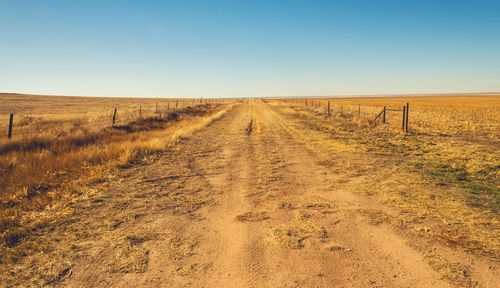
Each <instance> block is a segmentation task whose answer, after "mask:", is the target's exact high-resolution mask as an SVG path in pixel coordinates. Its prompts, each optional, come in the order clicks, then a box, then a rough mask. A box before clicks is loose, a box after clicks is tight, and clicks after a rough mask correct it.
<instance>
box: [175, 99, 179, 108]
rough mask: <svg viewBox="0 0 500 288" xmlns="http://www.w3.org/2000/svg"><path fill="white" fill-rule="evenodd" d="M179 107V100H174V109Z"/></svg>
mask: <svg viewBox="0 0 500 288" xmlns="http://www.w3.org/2000/svg"><path fill="white" fill-rule="evenodd" d="M177 108H179V100H177V102H175V109H177Z"/></svg>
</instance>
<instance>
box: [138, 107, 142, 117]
mask: <svg viewBox="0 0 500 288" xmlns="http://www.w3.org/2000/svg"><path fill="white" fill-rule="evenodd" d="M139 118H142V106H139Z"/></svg>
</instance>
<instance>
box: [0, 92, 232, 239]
mask: <svg viewBox="0 0 500 288" xmlns="http://www.w3.org/2000/svg"><path fill="white" fill-rule="evenodd" d="M0 101H2V103H5V105H2V106H1V108H0V115H1V117H0V121H1V122H2V123H3V124H4V125H2V129H0V131H1V133H2V138H1V139H2V141H0V176H1V178H0V191H1V193H0V207H1V209H0V235H1V236H0V238H1V240H2V242H3V243H4V244H6V245H7V246H15V245H16V244H17V243H18V242H20V241H21V239H22V238H24V237H26V236H27V235H28V234H29V233H30V232H29V231H31V230H33V229H36V227H38V226H43V225H45V223H46V220H47V219H44V218H43V217H36V218H37V219H36V220H34V221H33V219H29V220H27V219H26V217H30V216H29V215H30V213H31V212H34V211H42V210H43V209H45V208H46V207H48V206H50V205H57V203H59V202H60V201H64V202H71V201H76V199H77V198H79V197H87V196H88V195H82V192H81V191H82V190H84V188H83V187H84V186H85V185H86V184H88V183H92V182H95V181H100V180H99V179H101V178H102V177H103V176H104V175H106V174H107V173H109V171H111V170H112V169H116V168H121V167H127V166H128V165H131V164H133V163H134V162H137V161H141V160H143V159H145V158H148V157H154V156H155V155H157V154H158V153H161V152H162V151H164V150H165V149H166V148H167V147H169V145H172V144H173V143H175V142H176V141H178V140H179V139H181V138H182V137H184V136H186V135H189V134H190V133H192V132H193V131H195V130H196V129H200V128H202V127H203V126H204V125H207V123H209V122H210V121H212V120H213V119H215V118H217V117H219V116H220V114H221V113H223V112H224V109H225V108H224V104H206V103H205V102H206V101H203V102H202V103H200V102H201V101H200V99H197V100H196V102H195V101H193V100H192V99H169V100H161V99H121V98H90V97H51V96H33V95H11V94H4V95H0ZM209 101H211V102H213V103H215V101H214V100H209ZM156 103H158V109H156V105H157V104H156ZM177 103H178V104H177ZM193 103H194V105H193ZM169 106H170V107H169ZM114 107H118V109H119V110H118V117H117V119H118V121H116V123H115V125H114V127H112V122H111V117H112V116H111V115H112V114H111V113H112V110H113V108H114ZM139 107H141V114H140V115H139ZM167 108H169V109H167ZM8 113H14V115H15V116H14V117H15V118H14V119H15V120H14V133H13V134H14V137H13V138H12V139H11V140H8V139H6V138H7V137H6V136H7V132H6V127H7V125H6V123H8V122H7V121H8V117H6V115H8ZM28 131H31V132H28Z"/></svg>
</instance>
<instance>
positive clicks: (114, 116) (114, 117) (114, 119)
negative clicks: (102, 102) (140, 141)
mask: <svg viewBox="0 0 500 288" xmlns="http://www.w3.org/2000/svg"><path fill="white" fill-rule="evenodd" d="M115 121H116V107H115V109H114V110H113V126H115Z"/></svg>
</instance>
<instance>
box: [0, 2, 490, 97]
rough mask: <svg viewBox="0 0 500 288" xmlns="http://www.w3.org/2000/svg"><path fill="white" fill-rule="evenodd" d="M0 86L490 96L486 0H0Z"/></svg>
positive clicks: (142, 92)
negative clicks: (469, 94)
mask: <svg viewBox="0 0 500 288" xmlns="http://www.w3.org/2000/svg"><path fill="white" fill-rule="evenodd" d="M0 15H1V17H0V39H1V42H0V91H5V92H19V93H41V94H62V95H110V96H144V97H146V96H150V97H194V96H196V97H199V96H205V97H206V96H211V97H217V96H219V97H229V96H245V97H246V96H276V95H342V94H398V93H440V92H470V91H474V92H487V91H500V1H498V0H496V1H482V0H468V1H462V0H453V1H452V0H450V1H448V0H414V1H410V0H408V1H405V0H380V1H377V0H365V1H358V0H345V1H335V0H331V1H313V0H302V1H293V0H290V1H272V0H262V1H261V0H259V1H253V0H245V1H243V0H241V1H237V0H232V1H230V0H227V1H215V0H214V1H209V0H205V1H202V0H199V1H191V0H179V1H167V0H165V1H139V0H137V1H125V0H123V1H111V0H108V1H106V0H100V1H96V0H80V1H72V0H60V1H55V0H44V1H35V0H33V1H27V0H0Z"/></svg>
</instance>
